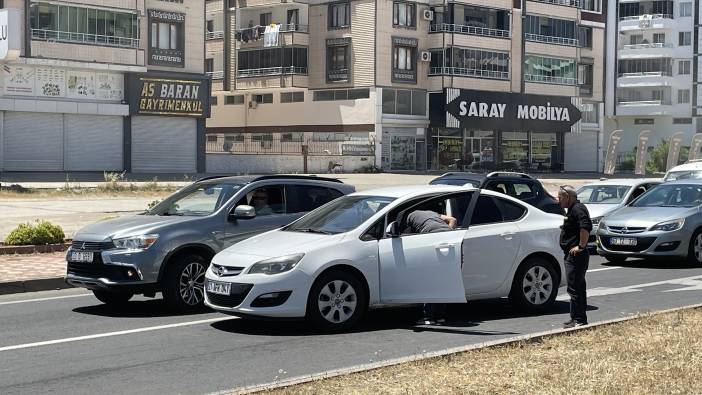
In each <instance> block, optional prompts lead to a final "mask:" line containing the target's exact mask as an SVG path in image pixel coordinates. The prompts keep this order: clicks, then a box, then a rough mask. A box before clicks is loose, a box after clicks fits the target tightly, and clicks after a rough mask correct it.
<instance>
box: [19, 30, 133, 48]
mask: <svg viewBox="0 0 702 395" xmlns="http://www.w3.org/2000/svg"><path fill="white" fill-rule="evenodd" d="M32 38H33V39H35V40H46V41H52V40H53V41H61V42H69V43H78V44H87V45H107V46H114V47H122V48H139V39H138V38H126V37H115V36H104V35H101V34H89V33H70V32H61V31H56V30H45V29H32Z"/></svg>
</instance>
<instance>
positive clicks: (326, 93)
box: [312, 88, 370, 101]
mask: <svg viewBox="0 0 702 395" xmlns="http://www.w3.org/2000/svg"><path fill="white" fill-rule="evenodd" d="M369 97H370V90H369V89H367V88H365V89H334V90H323V91H315V92H314V95H313V99H312V100H314V101H333V100H356V99H368V98H369Z"/></svg>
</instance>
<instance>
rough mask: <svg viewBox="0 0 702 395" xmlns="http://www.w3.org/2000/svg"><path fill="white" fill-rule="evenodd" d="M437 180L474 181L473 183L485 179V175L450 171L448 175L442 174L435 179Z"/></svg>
mask: <svg viewBox="0 0 702 395" xmlns="http://www.w3.org/2000/svg"><path fill="white" fill-rule="evenodd" d="M439 178H450V179H453V180H475V181H482V180H484V179H486V178H487V177H486V176H485V174H480V173H471V172H468V171H452V172H449V173H444V174H442V175H440V176H438V177H437V178H436V179H439Z"/></svg>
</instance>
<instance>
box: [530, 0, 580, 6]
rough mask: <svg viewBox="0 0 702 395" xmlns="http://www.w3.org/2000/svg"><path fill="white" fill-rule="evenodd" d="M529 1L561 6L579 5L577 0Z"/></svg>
mask: <svg viewBox="0 0 702 395" xmlns="http://www.w3.org/2000/svg"><path fill="white" fill-rule="evenodd" d="M531 1H534V2H536V3H546V4H553V5H562V6H566V7H579V6H580V1H579V0H531Z"/></svg>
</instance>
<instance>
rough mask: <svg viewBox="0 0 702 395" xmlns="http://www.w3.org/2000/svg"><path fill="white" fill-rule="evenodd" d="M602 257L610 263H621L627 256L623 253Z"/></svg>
mask: <svg viewBox="0 0 702 395" xmlns="http://www.w3.org/2000/svg"><path fill="white" fill-rule="evenodd" d="M602 257H603V258H604V259H605V260H606V261H607V262H609V263H616V264H621V263H624V262H625V261H626V258H627V257H625V256H621V255H602Z"/></svg>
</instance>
